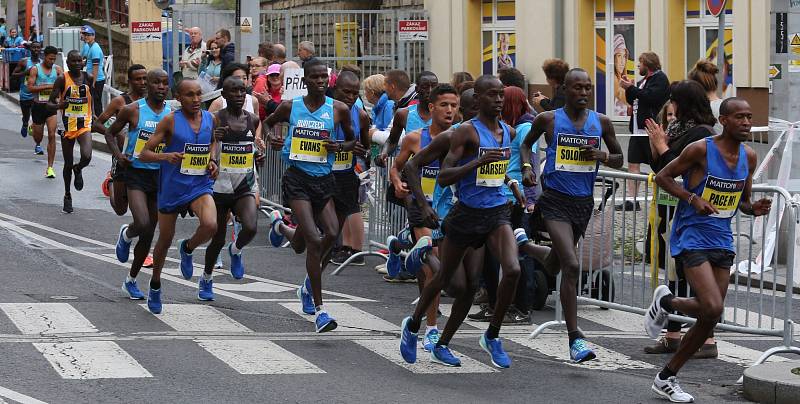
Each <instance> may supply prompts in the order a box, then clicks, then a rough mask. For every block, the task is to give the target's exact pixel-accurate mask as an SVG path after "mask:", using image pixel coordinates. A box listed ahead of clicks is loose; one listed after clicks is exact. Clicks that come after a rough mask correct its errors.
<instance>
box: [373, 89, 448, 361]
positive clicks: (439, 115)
mask: <svg viewBox="0 0 800 404" xmlns="http://www.w3.org/2000/svg"><path fill="white" fill-rule="evenodd" d="M429 98H430V104H429V105H428V110H429V111H430V113H431V125H430V126H427V127H424V128H422V129H420V130H416V131H412V132H409V133H407V134H406V136H405V138H404V140H403V142H402V144H401V145H400V153H399V154H398V155H397V158H395V159H394V164H393V165H392V167H391V169H390V170H389V179H390V180H391V182H392V185H393V186H394V189H395V195H396V196H397V197H398V198H399V199H401V200H405V202H406V206H405V208H406V212H407V213H408V215H407V217H408V226H409V227H410V228H411V235H412V239H413V240H414V241H415V243H416V244H415V247H417V248H422V246H428V245H432V243H433V241H432V237H431V236H432V235H433V230H434V229H438V228H439V221H438V218H437V217H436V214H435V213H433V212H432V210H433V206H432V203H433V196H434V192H435V189H436V180H437V178H438V176H439V161H438V160H434V161H432V162H430V163H428V164H426V165H424V166H421V167H419V169H418V170H419V171H418V173H417V174H418V175H417V178H418V179H419V181H420V188H421V190H422V194H421V195H416V194H414V193H411V191H410V190H409V187H408V185H407V183H406V181H405V180H404V179H403V178H402V175H401V173H402V172H403V170H404V168H405V165H406V163H407V162H408V161H409V160H413V159H414V156H415V155H416V154H417V153H419V151H420V150H422V149H424V148H425V147H427V146H428V145H429V144H430V143H431V142H432V141H433V139H435V138H436V137H437V136H439V135H440V134H441V133H442V132H444V131H446V130H447V129H449V128H450V126H451V125H452V124H453V119H454V118H455V115H456V111H458V93H456V90H455V88H453V86H451V85H449V84H440V85H438V86H436V87H434V88H433V91H431V94H430V96H429ZM409 197H410V198H409ZM426 219H427V220H426ZM388 244H393V241H392V240H389V243H388ZM437 254H438V248H436V247H434V248H433V250H432V254H431V255H434V256H436V255H437ZM409 257H411V255H408V256H407V260H406V270H407V271H408V272H409V273H411V274H412V275H416V276H417V277H418V278H419V281H418V282H417V285H418V287H419V289H420V294H421V293H422V291H423V288H424V287H425V285H426V284H427V283H428V282H430V281H431V279H432V278H433V274H434V272H433V269H432V268H431V267H430V266H428V265H423V264H422V262H421V261H420V260H414V259H410V258H409ZM437 269H438V268H437ZM388 270H389V265H388V263H387V272H388ZM420 270H421V271H420ZM392 272H395V270H394V268H393V270H392ZM384 279H385V280H387V281H390V282H391V281H392V279H391V278H390V277H389V274H387V275H386V276H385V277H384ZM438 310H439V299H438V297H436V298H435V299H434V301H433V303H432V304H431V305H430V306H429V307H428V308H427V314H426V316H425V317H426V318H425V321H426V323H427V326H426V330H425V339H424V342H423V344H422V346H423V349H424V350H425V351H426V352H430V351H431V350H432V349H433V347H434V346H435V345H436V343H437V342H438V341H439V334H440V332H439V329H438V327H437V311H438Z"/></svg>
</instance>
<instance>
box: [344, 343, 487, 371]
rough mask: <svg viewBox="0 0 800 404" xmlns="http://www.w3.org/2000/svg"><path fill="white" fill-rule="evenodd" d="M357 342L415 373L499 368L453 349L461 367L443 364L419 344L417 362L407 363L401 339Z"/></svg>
mask: <svg viewBox="0 0 800 404" xmlns="http://www.w3.org/2000/svg"><path fill="white" fill-rule="evenodd" d="M354 342H355V343H356V344H358V345H361V346H363V347H364V348H367V349H369V350H370V351H372V352H374V353H376V354H378V355H380V356H382V357H383V358H384V359H386V360H388V361H389V362H392V363H394V364H395V365H398V366H401V367H403V368H404V369H406V370H409V371H411V372H413V373H424V374H438V373H492V372H496V371H497V370H495V369H493V368H491V367H490V366H488V365H484V364H483V363H481V362H478V361H476V360H475V359H472V358H470V357H468V356H465V355H462V354H460V353H458V352H456V351H452V352H453V355H455V356H456V357H458V358H459V359H461V366H460V367H450V366H443V365H440V364H437V363H433V362H431V361H430V359H429V358H430V353H428V352H425V351H424V350H423V349H422V345H418V346H417V362H416V363H413V364H411V363H407V362H406V361H405V360H403V358H402V357H401V356H400V349H399V340H394V339H373V340H356V341H354Z"/></svg>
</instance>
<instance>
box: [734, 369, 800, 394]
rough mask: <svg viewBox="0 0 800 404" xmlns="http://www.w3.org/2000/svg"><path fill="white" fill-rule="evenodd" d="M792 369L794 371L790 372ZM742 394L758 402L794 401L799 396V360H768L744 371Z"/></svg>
mask: <svg viewBox="0 0 800 404" xmlns="http://www.w3.org/2000/svg"><path fill="white" fill-rule="evenodd" d="M793 369H797V370H795V373H793V372H792V370H793ZM743 389H744V396H745V397H747V398H748V399H749V400H753V401H757V402H759V403H775V404H784V403H786V404H788V403H796V402H797V398H798V397H800V361H798V360H795V361H788V362H770V363H764V364H761V365H756V366H751V367H749V368H747V369H745V371H744V385H743Z"/></svg>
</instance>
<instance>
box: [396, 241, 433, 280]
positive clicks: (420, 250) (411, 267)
mask: <svg viewBox="0 0 800 404" xmlns="http://www.w3.org/2000/svg"><path fill="white" fill-rule="evenodd" d="M432 248H433V241H432V240H431V238H430V237H428V236H424V237H420V239H419V240H418V241H417V244H414V247H413V248H412V249H411V251H409V252H408V255H406V271H408V272H410V273H411V274H413V275H416V274H417V272H419V271H420V269H422V257H423V255H425V253H427V252H428V251H430V250H431V249H432ZM387 269H388V267H387Z"/></svg>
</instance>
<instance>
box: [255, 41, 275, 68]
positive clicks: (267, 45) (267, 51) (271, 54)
mask: <svg viewBox="0 0 800 404" xmlns="http://www.w3.org/2000/svg"><path fill="white" fill-rule="evenodd" d="M258 57H262V58H264V59H266V60H267V65H270V64H272V62H273V61H274V60H275V49H273V48H272V43H271V42H269V41H267V42H261V43H260V44H258Z"/></svg>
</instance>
